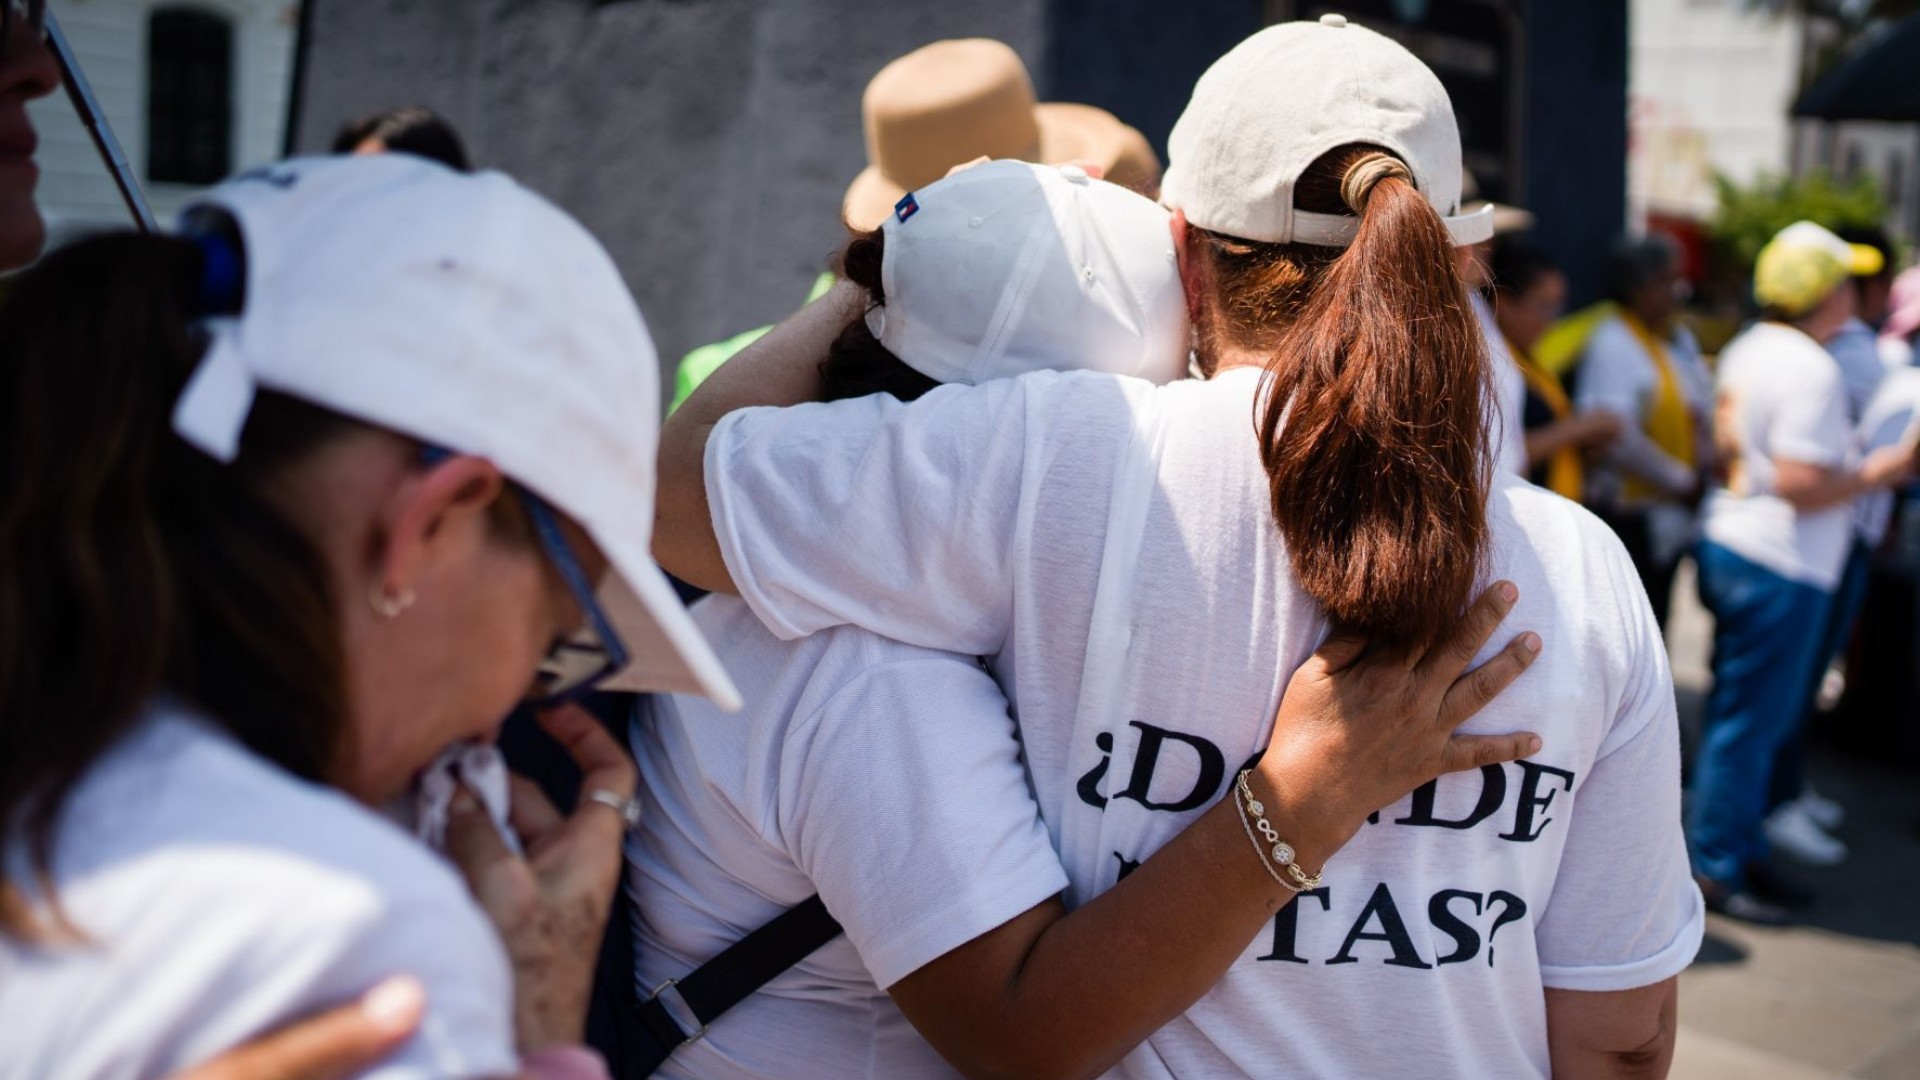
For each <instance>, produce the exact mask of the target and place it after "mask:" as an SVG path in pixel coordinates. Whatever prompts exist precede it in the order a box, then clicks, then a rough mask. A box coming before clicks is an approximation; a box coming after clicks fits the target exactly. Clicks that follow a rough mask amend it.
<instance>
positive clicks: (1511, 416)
mask: <svg viewBox="0 0 1920 1080" xmlns="http://www.w3.org/2000/svg"><path fill="white" fill-rule="evenodd" d="M1479 190H1480V187H1479V182H1478V181H1476V180H1475V179H1474V177H1473V174H1472V173H1470V172H1465V171H1464V170H1463V171H1462V173H1461V177H1460V209H1461V212H1462V213H1469V214H1471V213H1484V214H1486V215H1487V216H1488V217H1489V218H1491V219H1492V222H1493V235H1492V236H1489V237H1487V238H1486V239H1485V240H1481V241H1479V242H1478V243H1473V244H1462V245H1460V246H1459V247H1456V248H1454V249H1453V259H1454V268H1455V269H1456V270H1457V271H1458V272H1459V274H1460V280H1461V282H1462V283H1463V284H1465V285H1466V287H1467V299H1468V300H1469V301H1471V302H1472V304H1473V314H1474V316H1475V318H1476V319H1478V320H1479V324H1480V333H1481V336H1482V337H1484V338H1485V339H1486V343H1487V355H1488V356H1489V357H1490V358H1491V360H1492V365H1491V367H1490V368H1489V373H1490V375H1491V376H1492V378H1493V396H1492V398H1491V400H1490V401H1489V402H1488V404H1489V408H1488V417H1489V421H1488V423H1489V427H1490V430H1491V432H1492V436H1493V460H1494V466H1495V467H1496V468H1499V469H1503V470H1505V471H1507V472H1510V473H1512V474H1514V475H1515V476H1526V475H1528V474H1529V472H1530V471H1531V470H1532V462H1531V460H1530V455H1529V454H1528V452H1527V429H1526V422H1525V414H1526V402H1527V381H1526V379H1525V378H1524V377H1523V375H1522V374H1521V370H1520V367H1519V364H1518V362H1517V360H1516V359H1515V357H1513V356H1512V355H1511V353H1510V350H1509V349H1508V346H1507V339H1506V336H1505V335H1504V334H1502V333H1501V332H1500V326H1499V323H1498V321H1497V320H1496V319H1495V318H1494V314H1493V301H1492V298H1491V296H1490V295H1489V294H1490V291H1491V286H1492V284H1493V266H1492V261H1493V252H1494V245H1495V244H1496V242H1497V241H1498V240H1499V238H1500V237H1501V236H1518V235H1519V234H1521V233H1524V232H1526V231H1527V230H1528V229H1531V228H1533V214H1532V213H1530V212H1528V211H1526V210H1522V209H1520V208H1519V207H1516V206H1507V205H1505V204H1502V203H1496V202H1490V201H1488V200H1485V199H1481V198H1479V197H1478V196H1479Z"/></svg>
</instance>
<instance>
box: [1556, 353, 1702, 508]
mask: <svg viewBox="0 0 1920 1080" xmlns="http://www.w3.org/2000/svg"><path fill="white" fill-rule="evenodd" d="M1665 344H1666V347H1667V359H1668V361H1669V362H1670V363H1671V364H1672V365H1673V369H1674V371H1673V376H1674V379H1675V380H1676V381H1677V382H1678V383H1679V384H1680V395H1681V397H1683V398H1685V399H1686V403H1687V407H1688V408H1689V409H1690V410H1692V412H1693V414H1694V416H1695V417H1696V418H1697V419H1698V420H1699V421H1701V425H1702V426H1703V427H1704V425H1705V421H1706V420H1707V419H1708V418H1709V417H1710V416H1711V408H1710V406H1711V402H1712V399H1713V391H1712V385H1713V377H1712V376H1711V375H1710V374H1709V373H1708V371H1707V367H1706V364H1705V362H1704V361H1702V360H1701V359H1700V346H1699V344H1698V343H1696V342H1695V341H1694V339H1693V335H1692V334H1691V333H1689V332H1688V331H1687V329H1686V327H1684V326H1682V327H1676V328H1675V329H1674V332H1673V336H1672V338H1671V339H1670V340H1668V341H1667V342H1666V343H1665ZM1579 372H1580V373H1579V376H1578V378H1577V379H1576V380H1575V400H1574V405H1575V407H1576V408H1577V409H1578V410H1579V411H1580V412H1592V411H1601V412H1610V413H1612V414H1613V415H1615V416H1618V417H1619V418H1620V419H1621V420H1622V421H1624V422H1625V426H1624V428H1623V429H1622V431H1621V433H1620V438H1619V439H1618V440H1617V441H1615V443H1614V444H1613V447H1612V449H1611V450H1609V451H1608V455H1607V460H1606V462H1605V463H1603V464H1602V465H1600V466H1598V467H1596V468H1594V469H1592V470H1590V471H1589V486H1590V491H1589V494H1590V495H1591V496H1592V497H1593V498H1594V499H1596V500H1597V501H1600V502H1603V503H1612V502H1617V501H1619V500H1620V498H1621V494H1620V490H1621V483H1622V480H1623V474H1627V475H1632V476H1637V477H1640V478H1641V479H1644V480H1646V481H1647V482H1648V483H1651V484H1654V485H1656V486H1658V487H1661V488H1664V489H1665V490H1667V491H1669V492H1672V493H1674V494H1676V495H1678V494H1681V493H1684V492H1685V491H1686V490H1687V489H1688V488H1689V487H1690V486H1691V485H1692V483H1693V475H1694V474H1693V469H1692V468H1691V467H1689V466H1688V465H1687V464H1686V463H1685V462H1683V461H1681V460H1679V459H1678V458H1675V457H1672V456H1670V455H1669V454H1667V452H1666V451H1664V450H1662V449H1660V447H1659V446H1657V445H1655V444H1654V442H1653V440H1652V439H1649V438H1648V437H1647V435H1646V431H1645V430H1644V428H1643V425H1644V424H1645V423H1646V419H1647V414H1648V412H1649V411H1650V410H1651V409H1652V408H1653V402H1654V399H1655V398H1656V397H1657V396H1658V395H1659V391H1660V372H1659V369H1658V368H1656V367H1655V366H1654V361H1653V357H1652V356H1649V355H1648V354H1647V348H1646V346H1645V345H1642V344H1641V343H1640V339H1639V338H1638V337H1636V336H1635V335H1634V332H1633V331H1632V330H1631V329H1629V328H1628V326H1627V324H1626V322H1625V320H1623V319H1622V318H1620V317H1619V316H1618V315H1616V316H1614V317H1612V318H1609V319H1606V320H1605V321H1603V322H1602V323H1601V324H1600V325H1599V326H1597V327H1595V328H1594V331H1593V336H1592V337H1590V338H1588V339H1587V345H1586V349H1585V351H1584V352H1582V353H1581V359H1580V368H1579Z"/></svg>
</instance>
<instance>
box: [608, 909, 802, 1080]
mask: <svg viewBox="0 0 1920 1080" xmlns="http://www.w3.org/2000/svg"><path fill="white" fill-rule="evenodd" d="M839 936H840V924H839V923H838V922H835V921H834V918H833V916H832V915H829V914H827V905H825V904H823V903H821V902H820V898H819V897H818V896H812V897H808V898H807V899H805V900H802V901H801V902H800V903H799V904H796V905H795V906H793V907H792V908H789V909H788V910H786V911H784V912H782V913H781V914H780V915H778V916H777V917H775V918H774V919H773V920H772V921H771V922H769V923H767V924H766V925H765V926H762V927H761V928H760V929H758V930H755V931H754V932H753V933H751V934H748V935H747V936H746V937H743V938H741V939H740V940H739V941H736V942H734V943H733V944H732V945H729V946H727V948H726V949H725V950H724V951H723V952H721V953H720V955H718V956H716V957H714V958H713V959H711V960H709V961H707V962H706V963H704V964H702V965H700V967H699V968H698V969H697V970H695V971H694V972H693V973H692V974H690V975H687V976H685V977H684V978H680V979H668V980H667V981H666V982H664V983H662V984H661V985H660V986H658V987H656V988H655V989H654V991H653V996H651V997H649V998H647V999H646V1000H645V1001H642V1002H640V1003H639V1004H638V1005H636V1006H635V1007H634V1008H633V1009H632V1010H630V1011H629V1013H628V1019H627V1023H626V1024H625V1025H624V1026H625V1027H626V1029H627V1035H628V1038H627V1039H626V1040H625V1041H626V1042H628V1043H629V1046H628V1047H625V1048H623V1049H624V1050H625V1051H626V1052H625V1053H623V1054H622V1058H623V1059H624V1060H623V1066H624V1072H625V1076H624V1078H623V1080H638V1078H640V1077H646V1076H652V1075H653V1073H654V1070H656V1069H658V1068H659V1067H660V1066H661V1065H662V1064H664V1063H665V1062H666V1060H667V1058H668V1057H669V1056H671V1055H672V1054H673V1052H674V1051H675V1050H678V1049H679V1048H680V1047H682V1046H685V1045H686V1044H687V1043H690V1042H692V1041H694V1040H695V1039H698V1038H699V1037H700V1036H702V1035H705V1034H706V1033H707V1028H708V1027H709V1026H711V1025H712V1024H713V1022H714V1021H715V1020H718V1019H720V1017H721V1016H723V1015H725V1013H726V1011H727V1010H728V1009H731V1008H733V1007H734V1006H735V1005H738V1004H740V1003H741V1002H742V1001H745V1000H746V999H747V998H748V997H750V996H752V995H753V993H754V992H755V991H757V990H759V989H760V988H761V987H763V986H765V985H767V984H768V983H769V982H772V981H773V979H774V977H775V976H777V975H779V974H780V973H781V972H783V971H785V970H787V969H788V968H790V967H792V966H793V965H795V964H797V963H799V962H800V961H802V960H805V959H806V958H807V957H808V956H810V955H812V954H813V951H814V950H815V949H818V948H819V947H820V946H822V945H825V944H826V943H827V942H829V941H832V940H833V939H834V938H837V937H839ZM675 998H677V999H678V1000H677V1001H675V1000H674V999H675ZM669 1005H672V1006H673V1009H672V1010H669ZM675 1013H678V1014H679V1015H680V1016H683V1017H688V1018H691V1019H692V1020H693V1021H695V1022H696V1023H697V1024H698V1025H699V1026H698V1027H697V1028H696V1029H695V1030H693V1031H691V1032H689V1031H686V1030H684V1029H683V1028H682V1027H681V1026H680V1021H679V1020H677V1019H675Z"/></svg>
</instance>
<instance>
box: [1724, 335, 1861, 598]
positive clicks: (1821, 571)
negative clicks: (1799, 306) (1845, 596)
mask: <svg viewBox="0 0 1920 1080" xmlns="http://www.w3.org/2000/svg"><path fill="white" fill-rule="evenodd" d="M1717 390H1718V393H1719V396H1720V400H1719V404H1718V406H1717V409H1716V411H1717V414H1718V417H1719V431H1718V437H1719V438H1720V440H1721V441H1722V444H1723V445H1725V446H1730V447H1732V448H1733V452H1732V454H1731V455H1730V460H1729V461H1728V463H1727V471H1728V475H1727V479H1726V481H1725V483H1724V484H1719V485H1716V486H1715V487H1714V489H1713V491H1712V493H1711V494H1709V495H1708V496H1707V501H1706V505H1705V507H1704V508H1703V509H1702V524H1701V533H1702V535H1703V536H1704V537H1705V538H1706V539H1708V540H1710V541H1712V542H1713V543H1715V544H1718V545H1720V546H1721V547H1724V548H1726V549H1727V550H1729V551H1731V552H1733V553H1734V554H1736V555H1738V556H1740V557H1741V558H1743V559H1746V560H1747V561H1749V562H1752V563H1756V564H1758V565H1760V566H1763V567H1765V568H1766V569H1768V570H1771V571H1773V572H1774V573H1776V574H1779V575H1780V576H1781V577H1784V578H1786V579H1788V580H1789V581H1797V582H1801V583H1804V584H1807V585H1812V586H1814V587H1815V588H1819V589H1832V588H1833V587H1834V586H1835V585H1837V584H1839V581H1840V571H1841V568H1842V567H1843V566H1844V565H1845V564H1846V560H1847V548H1848V545H1849V544H1850V543H1851V541H1852V535H1853V529H1852V524H1851V521H1852V512H1851V511H1850V509H1849V507H1847V506H1845V505H1840V506H1831V507H1828V508H1826V509H1824V510H1813V511H1802V510H1798V509H1795V507H1794V506H1793V504H1792V503H1790V502H1788V501H1787V500H1785V499H1783V498H1781V497H1780V496H1779V495H1778V494H1776V493H1775V490H1774V485H1775V477H1776V476H1777V475H1778V469H1777V468H1776V466H1775V465H1774V461H1775V459H1784V460H1789V461H1797V462H1804V463H1806V464H1809V465H1816V466H1819V467H1821V468H1829V469H1831V468H1840V467H1842V466H1844V465H1846V464H1847V460H1848V455H1849V453H1850V452H1851V451H1852V449H1853V446H1854V429H1853V425H1852V424H1850V423H1849V422H1848V420H1847V392H1846V385H1845V383H1844V382H1843V380H1842V379H1841V375H1840V367H1839V365H1838V364H1836V363H1835V362H1834V359H1833V357H1832V356H1830V355H1828V353H1827V351H1826V350H1825V349H1823V348H1821V347H1820V343H1819V342H1817V341H1815V340H1813V339H1812V338H1810V337H1808V336H1807V335H1805V334H1803V333H1801V332H1800V331H1798V330H1796V329H1794V328H1793V327H1791V326H1787V325H1784V324H1782V323H1776V322H1760V323H1755V324H1754V325H1753V326H1751V327H1749V328H1748V329H1747V330H1746V331H1744V332H1743V333H1741V335H1740V336H1739V337H1737V338H1735V339H1733V341H1732V342H1730V343H1728V345H1727V347H1726V349H1725V350H1724V351H1723V352H1721V354H1720V367H1719V377H1718V382H1717Z"/></svg>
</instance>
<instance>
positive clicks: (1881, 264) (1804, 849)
mask: <svg viewBox="0 0 1920 1080" xmlns="http://www.w3.org/2000/svg"><path fill="white" fill-rule="evenodd" d="M1835 235H1837V236H1839V237H1840V238H1841V239H1843V240H1845V241H1847V242H1848V243H1849V244H1852V245H1853V247H1854V250H1855V251H1856V252H1857V253H1858V258H1859V261H1858V265H1857V267H1856V269H1855V272H1854V275H1853V279H1852V280H1853V294H1854V314H1853V317H1852V318H1849V319H1848V320H1847V321H1846V322H1845V323H1844V324H1842V325H1841V327H1840V329H1838V330H1836V331H1834V332H1833V334H1832V335H1831V336H1829V337H1828V338H1827V339H1826V340H1825V341H1824V342H1822V344H1824V345H1825V346H1826V349H1827V353H1828V354H1829V355H1831V356H1832V357H1833V360H1834V363H1836V364H1838V365H1839V367H1840V379H1841V381H1842V382H1843V383H1844V384H1845V385H1846V390H1847V422H1848V423H1849V424H1851V425H1853V426H1854V427H1855V428H1859V427H1860V425H1861V421H1862V419H1863V418H1864V416H1865V414H1866V410H1867V405H1868V404H1869V403H1870V402H1871V401H1872V400H1873V398H1874V396H1875V394H1876V392H1877V391H1878V390H1879V388H1880V384H1881V383H1882V382H1883V381H1885V379H1886V376H1887V374H1888V372H1889V370H1890V369H1889V368H1888V367H1887V366H1886V364H1885V362H1884V361H1882V360H1881V359H1880V348H1879V340H1878V334H1879V327H1880V326H1882V325H1883V324H1884V323H1885V321H1886V318H1887V314H1888V311H1889V294H1890V292H1891V286H1892V284H1893V268H1892V260H1891V258H1889V255H1890V254H1891V252H1892V242H1891V241H1889V240H1888V239H1887V234H1886V232H1885V231H1884V230H1881V229H1842V230H1839V231H1838V232H1836V233H1835ZM1884 497H1890V496H1888V495H1887V493H1884V492H1875V493H1873V494H1870V495H1865V496H1862V497H1861V504H1862V505H1861V506H1860V507H1858V508H1856V511H1855V513H1854V516H1853V521H1854V535H1853V541H1852V543H1851V544H1850V545H1849V548H1848V553H1847V562H1846V566H1845V568H1844V569H1843V570H1842V571H1841V573H1840V581H1839V584H1838V585H1837V586H1836V587H1835V589H1834V593H1833V604H1832V608H1831V611H1830V613H1829V615H1828V618H1827V628H1826V634H1825V636H1824V638H1823V640H1822V642H1821V645H1820V652H1819V655H1818V657H1817V658H1816V660H1815V667H1816V669H1817V670H1816V672H1815V677H1814V679H1813V681H1812V682H1811V683H1809V684H1808V686H1807V705H1806V713H1807V715H1806V717H1805V718H1804V719H1803V720H1802V721H1801V724H1800V727H1799V729H1798V730H1797V731H1796V733H1795V734H1794V735H1793V737H1792V738H1790V739H1788V740H1787V742H1786V744H1785V745H1784V746H1782V747H1781V748H1780V753H1779V755H1778V756H1777V757H1776V758H1775V759H1774V765H1773V786H1772V791H1771V794H1770V795H1769V797H1768V804H1769V806H1770V807H1771V810H1770V811H1769V812H1768V814H1767V822H1766V829H1767V842H1768V843H1769V844H1771V845H1772V847H1773V849H1774V850H1775V851H1778V852H1780V853H1781V854H1783V855H1787V856H1790V857H1791V858H1793V859H1794V860H1795V861H1798V862H1802V863H1806V864H1808V865H1810V866H1835V865H1838V864H1839V863H1840V862H1842V861H1843V860H1845V859H1846V857H1847V845H1846V844H1845V843H1843V842H1841V841H1840V840H1839V839H1837V838H1836V837H1834V836H1833V835H1831V831H1832V830H1834V829H1837V828H1839V827H1840V825H1841V824H1842V823H1843V822H1844V821H1845V820H1846V808H1845V807H1843V806H1841V805H1840V804H1839V803H1837V802H1835V801H1834V800H1832V799H1829V798H1827V797H1826V796H1824V795H1822V794H1820V793H1819V792H1818V791H1816V790H1814V788H1813V785H1812V784H1810V783H1809V782H1808V781H1807V778H1806V731H1807V726H1808V725H1809V724H1810V723H1812V721H1813V715H1814V712H1815V702H1816V701H1817V700H1818V699H1819V697H1820V692H1821V688H1822V685H1823V684H1824V682H1825V679H1824V677H1823V676H1824V673H1825V672H1826V670H1827V669H1828V667H1829V665H1832V664H1833V663H1835V662H1836V661H1837V660H1841V659H1843V658H1844V657H1845V655H1846V651H1847V645H1848V643H1849V642H1851V641H1852V640H1853V630H1854V624H1855V623H1856V622H1858V621H1859V618H1860V608H1861V606H1862V605H1864V604H1865V603H1866V598H1867V579H1868V577H1869V575H1870V573H1871V570H1872V561H1873V547H1874V545H1875V544H1877V543H1878V542H1879V539H1880V534H1884V532H1885V523H1884V521H1883V520H1880V521H1879V524H1880V528H1879V532H1878V533H1877V534H1874V535H1871V536H1870V535H1869V532H1870V530H1872V528H1873V525H1874V523H1875V521H1876V520H1878V519H1879V518H1880V515H1877V514H1874V513H1872V512H1870V511H1869V510H1868V509H1867V507H1866V504H1867V503H1869V502H1873V503H1878V502H1880V501H1881V500H1882V499H1883V498H1884ZM1782 881H1783V885H1784V884H1785V883H1784V879H1782ZM1791 891H1792V890H1791V887H1790V886H1786V887H1785V889H1784V890H1783V893H1784V892H1791Z"/></svg>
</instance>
